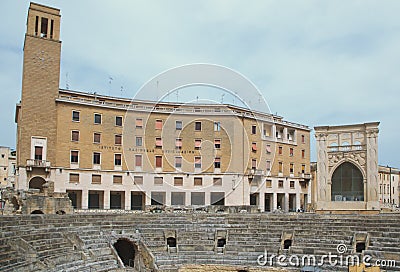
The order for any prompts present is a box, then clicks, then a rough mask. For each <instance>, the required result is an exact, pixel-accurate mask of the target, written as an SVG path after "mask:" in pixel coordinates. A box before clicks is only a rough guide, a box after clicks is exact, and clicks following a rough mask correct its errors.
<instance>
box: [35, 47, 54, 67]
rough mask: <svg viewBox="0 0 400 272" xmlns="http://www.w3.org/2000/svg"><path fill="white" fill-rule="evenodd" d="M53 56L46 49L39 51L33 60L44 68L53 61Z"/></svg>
mask: <svg viewBox="0 0 400 272" xmlns="http://www.w3.org/2000/svg"><path fill="white" fill-rule="evenodd" d="M52 61H53V59H52V57H51V56H50V55H49V54H48V53H47V52H46V51H43V50H41V51H38V52H36V53H35V57H34V58H33V62H34V63H36V64H37V65H38V66H40V67H41V68H42V69H46V68H48V67H49V65H50V64H51V63H52Z"/></svg>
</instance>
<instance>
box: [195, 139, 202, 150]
mask: <svg viewBox="0 0 400 272" xmlns="http://www.w3.org/2000/svg"><path fill="white" fill-rule="evenodd" d="M200 148H201V139H195V140H194V149H200Z"/></svg>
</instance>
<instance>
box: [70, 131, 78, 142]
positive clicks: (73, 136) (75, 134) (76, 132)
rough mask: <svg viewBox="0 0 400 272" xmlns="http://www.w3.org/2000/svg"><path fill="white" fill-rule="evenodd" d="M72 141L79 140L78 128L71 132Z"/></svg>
mask: <svg viewBox="0 0 400 272" xmlns="http://www.w3.org/2000/svg"><path fill="white" fill-rule="evenodd" d="M71 141H73V142H78V141H79V131H78V130H73V131H72V132H71Z"/></svg>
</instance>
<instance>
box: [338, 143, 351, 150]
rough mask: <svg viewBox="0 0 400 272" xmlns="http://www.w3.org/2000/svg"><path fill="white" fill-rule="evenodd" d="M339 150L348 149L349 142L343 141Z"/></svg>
mask: <svg viewBox="0 0 400 272" xmlns="http://www.w3.org/2000/svg"><path fill="white" fill-rule="evenodd" d="M340 151H350V144H349V142H343V143H342V145H341V148H340Z"/></svg>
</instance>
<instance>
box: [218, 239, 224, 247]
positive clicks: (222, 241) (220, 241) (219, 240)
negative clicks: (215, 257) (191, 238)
mask: <svg viewBox="0 0 400 272" xmlns="http://www.w3.org/2000/svg"><path fill="white" fill-rule="evenodd" d="M225 245H226V239H225V238H218V240H217V247H224V246H225Z"/></svg>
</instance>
